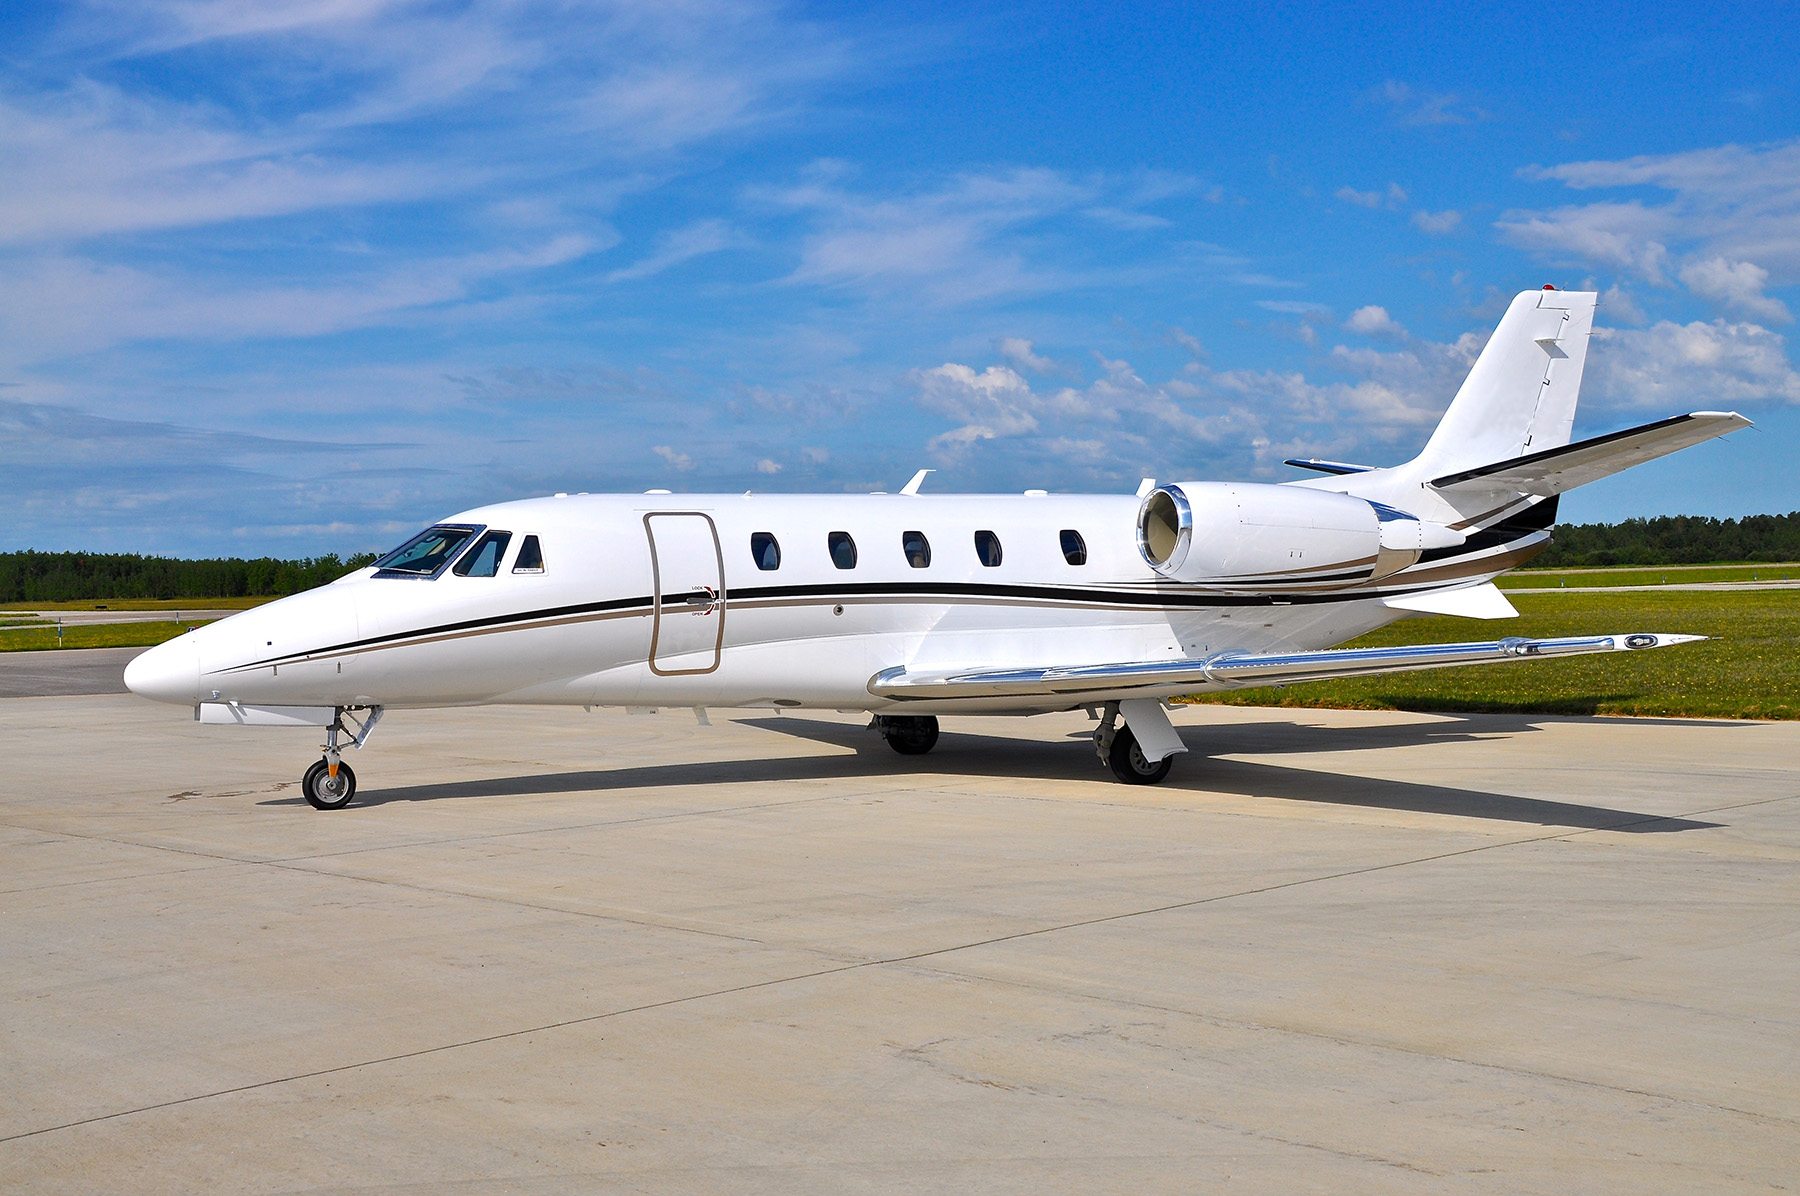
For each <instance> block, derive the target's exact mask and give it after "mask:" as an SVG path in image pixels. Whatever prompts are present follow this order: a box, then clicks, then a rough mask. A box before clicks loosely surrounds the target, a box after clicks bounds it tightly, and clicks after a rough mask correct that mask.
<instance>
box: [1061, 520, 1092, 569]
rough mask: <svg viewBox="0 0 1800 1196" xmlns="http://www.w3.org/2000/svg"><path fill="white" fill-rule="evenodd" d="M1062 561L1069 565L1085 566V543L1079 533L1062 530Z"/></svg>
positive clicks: (1071, 530) (1069, 529) (1066, 529)
mask: <svg viewBox="0 0 1800 1196" xmlns="http://www.w3.org/2000/svg"><path fill="white" fill-rule="evenodd" d="M1062 550H1063V560H1065V561H1067V562H1069V564H1071V565H1085V564H1087V541H1086V540H1083V539H1082V538H1081V533H1080V532H1078V531H1074V530H1073V529H1071V528H1064V529H1063V534H1062Z"/></svg>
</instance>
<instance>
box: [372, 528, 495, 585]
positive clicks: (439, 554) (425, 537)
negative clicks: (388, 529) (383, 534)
mask: <svg viewBox="0 0 1800 1196" xmlns="http://www.w3.org/2000/svg"><path fill="white" fill-rule="evenodd" d="M480 530H481V529H480V528H478V527H455V526H439V527H428V528H426V529H425V530H424V531H422V532H420V533H419V534H418V535H416V536H414V537H413V538H412V539H410V540H408V541H407V542H406V543H404V544H402V545H401V546H400V547H398V548H396V549H394V551H392V552H390V553H388V554H387V555H386V556H384V557H382V558H381V559H380V560H378V561H376V562H375V569H376V573H375V576H377V577H436V576H437V575H438V574H440V573H442V572H443V571H444V566H445V565H447V564H449V563H450V561H451V559H452V558H454V557H455V556H456V554H457V551H458V550H459V549H461V548H462V546H463V545H464V544H467V543H468V542H469V537H470V536H473V535H474V534H475V533H476V532H478V531H480Z"/></svg>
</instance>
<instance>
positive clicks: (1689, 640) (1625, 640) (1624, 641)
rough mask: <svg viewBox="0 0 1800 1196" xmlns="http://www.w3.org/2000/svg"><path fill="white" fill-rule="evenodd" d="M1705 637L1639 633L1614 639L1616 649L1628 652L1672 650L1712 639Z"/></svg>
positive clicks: (1665, 633)
mask: <svg viewBox="0 0 1800 1196" xmlns="http://www.w3.org/2000/svg"><path fill="white" fill-rule="evenodd" d="M1711 638H1712V637H1711V636H1705V635H1674V634H1671V633H1669V632H1649V631H1639V632H1634V633H1633V634H1631V635H1618V636H1614V637H1613V643H1614V645H1615V646H1616V647H1619V648H1623V649H1625V650H1627V651H1638V650H1641V649H1644V648H1670V647H1673V646H1674V645H1676V644H1697V643H1699V642H1700V641H1701V640H1704V639H1711Z"/></svg>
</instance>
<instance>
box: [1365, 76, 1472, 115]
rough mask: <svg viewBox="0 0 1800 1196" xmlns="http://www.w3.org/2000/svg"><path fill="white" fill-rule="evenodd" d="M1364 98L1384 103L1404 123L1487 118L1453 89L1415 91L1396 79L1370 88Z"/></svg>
mask: <svg viewBox="0 0 1800 1196" xmlns="http://www.w3.org/2000/svg"><path fill="white" fill-rule="evenodd" d="M1366 95H1367V98H1368V99H1371V100H1374V101H1375V102H1377V103H1380V104H1386V105H1387V106H1388V108H1389V109H1390V110H1391V111H1392V112H1393V114H1394V119H1395V120H1396V121H1397V122H1398V123H1400V124H1403V125H1415V126H1428V125H1466V124H1470V123H1472V122H1474V121H1478V120H1485V119H1487V113H1486V112H1483V111H1482V110H1481V109H1480V108H1477V107H1476V106H1475V105H1473V104H1471V103H1469V102H1467V101H1466V100H1464V99H1463V98H1462V97H1461V96H1458V95H1456V94H1455V93H1454V92H1423V93H1421V92H1418V91H1415V90H1413V88H1412V87H1411V86H1410V85H1408V84H1405V83H1402V82H1400V81H1399V80H1398V79H1389V80H1387V81H1386V82H1384V83H1383V84H1382V85H1381V86H1379V87H1375V88H1371V89H1370V90H1369V91H1368V92H1367V93H1366Z"/></svg>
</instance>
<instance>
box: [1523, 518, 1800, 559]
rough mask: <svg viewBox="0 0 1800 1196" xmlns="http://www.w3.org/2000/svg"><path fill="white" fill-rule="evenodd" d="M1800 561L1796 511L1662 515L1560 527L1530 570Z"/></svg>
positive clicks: (1798, 527)
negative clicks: (1727, 515) (1736, 516)
mask: <svg viewBox="0 0 1800 1196" xmlns="http://www.w3.org/2000/svg"><path fill="white" fill-rule="evenodd" d="M1731 561H1800V511H1792V512H1789V513H1788V514H1786V515H1746V516H1745V517H1744V518H1742V519H1712V518H1709V517H1706V516H1702V515H1662V516H1658V517H1657V518H1655V519H1627V520H1625V521H1623V522H1621V523H1559V524H1557V525H1556V530H1555V532H1554V533H1553V539H1552V542H1551V545H1550V547H1549V548H1548V549H1546V550H1545V551H1544V552H1543V553H1542V554H1540V555H1539V556H1536V557H1534V558H1532V561H1531V564H1530V565H1528V566H1526V567H1527V568H1530V569H1556V568H1564V569H1567V568H1575V567H1579V566H1591V565H1712V564H1723V563H1727V562H1731Z"/></svg>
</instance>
